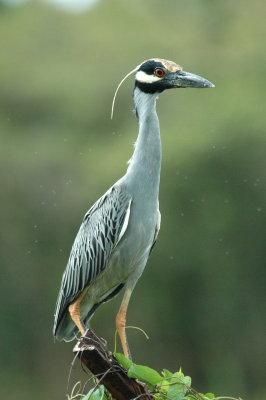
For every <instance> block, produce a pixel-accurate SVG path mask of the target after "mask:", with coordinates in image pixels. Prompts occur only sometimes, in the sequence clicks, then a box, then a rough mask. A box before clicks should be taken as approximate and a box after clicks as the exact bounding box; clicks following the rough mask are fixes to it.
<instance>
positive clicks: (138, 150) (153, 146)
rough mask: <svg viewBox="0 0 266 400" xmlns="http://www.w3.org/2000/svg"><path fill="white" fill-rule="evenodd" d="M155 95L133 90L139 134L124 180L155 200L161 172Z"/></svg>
mask: <svg viewBox="0 0 266 400" xmlns="http://www.w3.org/2000/svg"><path fill="white" fill-rule="evenodd" d="M157 97H158V93H157V94H149V93H144V92H142V91H141V90H140V89H138V88H137V87H136V88H135V90H134V103H135V107H136V112H137V116H138V119H139V134H138V138H137V141H136V144H135V150H134V153H133V156H132V158H131V160H130V164H129V167H128V170H127V173H126V177H127V178H128V181H129V182H130V184H131V185H134V190H135V191H136V190H138V189H139V191H141V192H143V191H145V192H146V194H147V195H148V193H149V194H150V195H151V196H152V197H156V198H157V197H158V193H159V183H160V171H161V137H160V126H159V120H158V116H157V114H156V99H157Z"/></svg>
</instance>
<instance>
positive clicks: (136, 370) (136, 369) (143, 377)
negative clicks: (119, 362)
mask: <svg viewBox="0 0 266 400" xmlns="http://www.w3.org/2000/svg"><path fill="white" fill-rule="evenodd" d="M128 376H129V377H130V378H135V379H139V380H140V381H143V382H146V383H148V384H150V385H152V386H156V385H158V384H159V383H160V382H162V380H163V377H162V376H161V375H160V374H159V373H158V372H157V371H155V369H152V368H150V367H145V366H143V365H137V364H132V365H131V366H130V368H129V370H128Z"/></svg>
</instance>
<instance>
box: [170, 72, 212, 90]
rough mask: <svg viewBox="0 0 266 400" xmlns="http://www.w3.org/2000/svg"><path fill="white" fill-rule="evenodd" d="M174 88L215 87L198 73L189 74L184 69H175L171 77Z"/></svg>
mask: <svg viewBox="0 0 266 400" xmlns="http://www.w3.org/2000/svg"><path fill="white" fill-rule="evenodd" d="M171 80H172V83H173V87H174V88H186V87H192V88H212V87H215V86H214V84H213V83H211V82H210V81H208V80H207V79H205V78H202V77H201V76H199V75H195V74H191V73H190V72H186V71H177V72H174V73H173V76H172V77H171Z"/></svg>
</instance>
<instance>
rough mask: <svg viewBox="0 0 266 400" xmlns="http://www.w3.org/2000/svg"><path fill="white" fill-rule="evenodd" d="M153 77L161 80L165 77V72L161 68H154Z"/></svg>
mask: <svg viewBox="0 0 266 400" xmlns="http://www.w3.org/2000/svg"><path fill="white" fill-rule="evenodd" d="M154 75H156V76H158V78H162V77H163V76H164V75H165V71H164V70H163V69H162V68H156V69H155V70H154Z"/></svg>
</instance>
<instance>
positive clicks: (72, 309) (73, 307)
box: [68, 289, 87, 336]
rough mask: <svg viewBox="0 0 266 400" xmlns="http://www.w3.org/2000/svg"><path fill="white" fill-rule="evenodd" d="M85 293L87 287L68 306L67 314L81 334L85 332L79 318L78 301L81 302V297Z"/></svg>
mask: <svg viewBox="0 0 266 400" xmlns="http://www.w3.org/2000/svg"><path fill="white" fill-rule="evenodd" d="M86 293H87V289H85V290H83V292H82V293H81V294H80V295H79V297H78V298H77V299H76V300H75V301H74V302H73V303H72V304H70V306H69V307H68V311H69V314H70V316H71V318H72V320H73V322H74V323H75V325H76V326H77V327H78V329H79V331H80V333H81V334H82V336H84V334H85V329H84V325H83V324H82V322H81V320H80V303H81V302H82V299H83V297H84V296H85V294H86Z"/></svg>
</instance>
